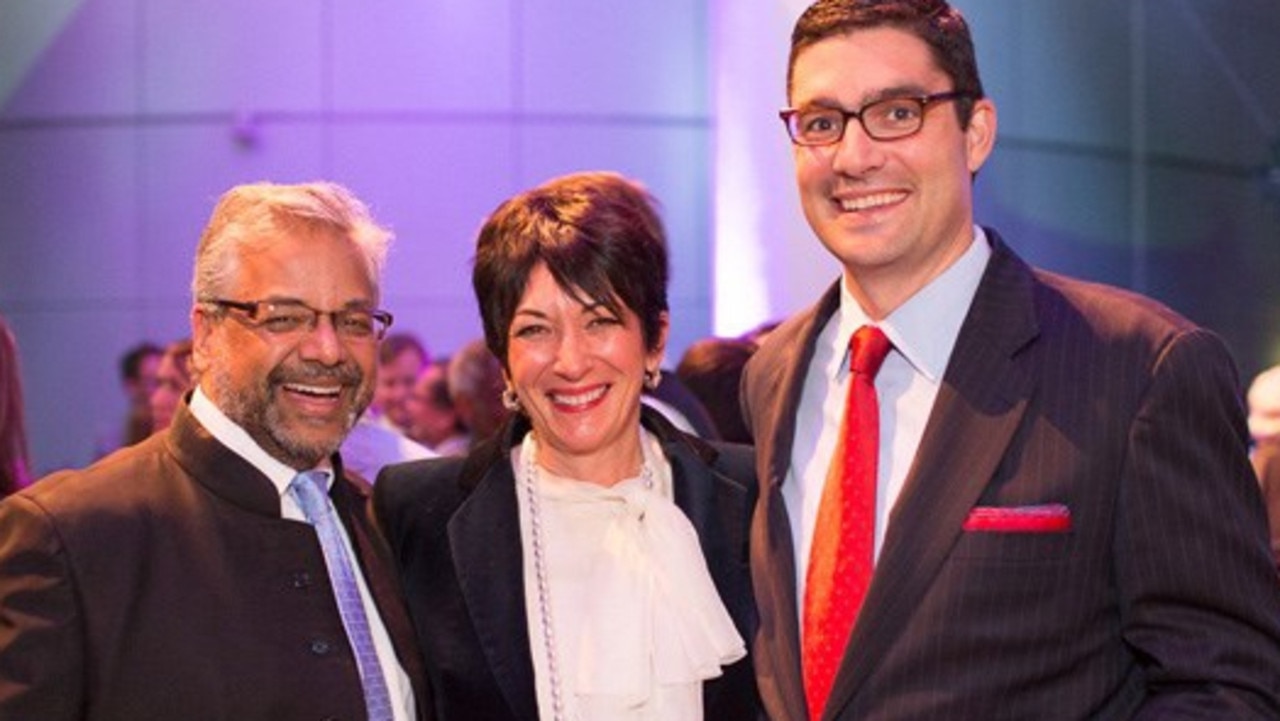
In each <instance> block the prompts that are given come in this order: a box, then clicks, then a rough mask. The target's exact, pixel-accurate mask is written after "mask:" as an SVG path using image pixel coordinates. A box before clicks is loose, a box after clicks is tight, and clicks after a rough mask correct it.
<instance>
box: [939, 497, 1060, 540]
mask: <svg viewBox="0 0 1280 721" xmlns="http://www.w3.org/2000/svg"><path fill="white" fill-rule="evenodd" d="M963 528H964V530H966V531H986V532H988V533H1065V532H1067V531H1070V530H1071V509H1070V508H1067V507H1066V505H1065V504H1062V503H1046V504H1043V505H1039V506H1004V507H1002V506H977V507H975V508H974V509H973V510H972V511H969V517H968V518H966V519H964V526H963Z"/></svg>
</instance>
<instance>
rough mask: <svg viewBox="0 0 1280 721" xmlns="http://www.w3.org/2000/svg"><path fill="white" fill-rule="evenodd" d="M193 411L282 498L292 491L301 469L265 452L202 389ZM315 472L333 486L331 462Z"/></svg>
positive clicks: (194, 397) (195, 397)
mask: <svg viewBox="0 0 1280 721" xmlns="http://www.w3.org/2000/svg"><path fill="white" fill-rule="evenodd" d="M190 407H191V414H192V415H193V416H195V417H196V420H198V421H200V425H202V426H204V427H205V429H207V430H208V431H209V433H210V434H211V435H213V437H214V438H216V439H217V440H218V442H220V443H222V445H224V446H226V447H227V448H230V449H231V450H232V451H233V452H235V454H236V455H238V456H240V457H241V458H243V459H245V460H246V461H248V462H249V464H250V465H252V466H253V467H254V468H256V469H258V470H259V471H261V472H262V474H263V475H264V476H266V477H267V478H269V479H270V480H271V483H272V484H274V485H275V487H276V489H277V490H278V491H279V493H280V495H282V496H283V495H284V494H285V492H286V491H288V489H289V484H290V483H292V482H293V479H294V477H295V476H297V475H298V469H296V468H291V467H289V466H287V465H285V464H284V463H281V462H280V461H279V460H277V459H276V458H274V457H272V456H271V454H269V453H267V452H266V451H265V450H263V449H262V446H260V445H258V442H257V441H255V440H253V438H252V437H251V436H250V435H249V432H248V431H246V430H245V429H244V428H241V427H240V425H239V424H237V423H236V422H235V421H233V420H231V419H230V418H229V417H227V414H225V413H223V412H222V409H220V408H218V406H217V405H215V404H214V402H213V400H212V399H210V398H209V397H208V396H207V395H205V394H204V390H203V389H202V388H200V387H199V386H196V389H195V391H194V392H193V393H192V394H191V404H190ZM315 470H320V471H323V472H324V474H325V479H326V484H331V483H332V482H333V469H332V468H330V467H329V465H328V461H327V460H326V461H324V462H322V463H321V467H319V468H316V469H315Z"/></svg>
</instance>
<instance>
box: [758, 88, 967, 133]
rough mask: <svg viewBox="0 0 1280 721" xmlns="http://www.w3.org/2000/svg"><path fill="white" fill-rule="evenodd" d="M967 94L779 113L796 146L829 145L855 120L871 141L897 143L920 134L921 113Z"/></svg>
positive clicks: (947, 94) (965, 96)
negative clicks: (847, 108)
mask: <svg viewBox="0 0 1280 721" xmlns="http://www.w3.org/2000/svg"><path fill="white" fill-rule="evenodd" d="M967 97H969V94H968V93H962V92H957V91H951V92H946V93H934V94H932V95H913V96H903V97H894V98H884V99H883V100H875V101H872V102H870V103H867V104H866V105H863V106H862V107H860V108H858V109H857V110H845V109H844V108H831V107H826V106H820V105H816V106H812V107H807V108H786V109H785V110H782V111H780V112H779V113H778V116H779V117H780V118H782V122H783V123H784V124H785V125H786V126H787V134H788V135H790V136H791V142H793V143H795V144H796V145H832V144H834V143H838V142H840V140H841V138H843V137H844V131H845V128H846V127H848V125H849V118H854V119H856V120H857V121H858V122H859V123H861V124H862V129H863V130H865V131H867V136H868V137H870V138H871V139H872V140H898V139H900V138H906V137H909V136H912V135H915V134H916V133H918V132H920V128H922V127H924V111H925V109H927V108H928V107H929V106H930V105H932V104H934V103H939V102H942V101H944V100H959V99H960V98H967Z"/></svg>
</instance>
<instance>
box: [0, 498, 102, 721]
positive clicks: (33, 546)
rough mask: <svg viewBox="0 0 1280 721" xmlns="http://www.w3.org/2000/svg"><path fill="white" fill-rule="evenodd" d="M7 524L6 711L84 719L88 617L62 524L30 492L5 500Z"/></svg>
mask: <svg viewBox="0 0 1280 721" xmlns="http://www.w3.org/2000/svg"><path fill="white" fill-rule="evenodd" d="M0 529H3V532H2V533H0V718H4V719H41V721H62V720H63V719H67V720H71V719H80V718H81V716H82V712H81V707H82V706H83V703H84V677H83V668H84V642H83V638H82V623H83V618H82V616H81V613H80V610H79V606H78V599H77V594H76V589H75V581H74V578H73V576H72V572H71V569H70V567H69V562H68V558H67V554H66V552H65V549H64V548H63V547H62V544H61V541H60V539H59V537H58V534H57V529H56V528H55V526H54V524H53V522H52V519H51V518H50V517H49V516H48V515H47V514H46V513H45V512H44V510H43V509H41V508H40V507H39V506H38V505H37V504H36V503H35V502H34V501H32V500H30V499H28V498H26V497H24V496H11V497H9V498H8V499H6V500H5V501H4V502H3V503H0ZM103 542H104V543H106V542H109V540H108V539H103Z"/></svg>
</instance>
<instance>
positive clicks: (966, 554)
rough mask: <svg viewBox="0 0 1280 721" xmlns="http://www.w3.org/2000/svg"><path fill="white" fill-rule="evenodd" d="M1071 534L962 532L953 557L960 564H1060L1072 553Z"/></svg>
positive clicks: (1072, 535) (1072, 536)
mask: <svg viewBox="0 0 1280 721" xmlns="http://www.w3.org/2000/svg"><path fill="white" fill-rule="evenodd" d="M1074 536H1075V534H1074V533H1071V532H1052V533H1004V532H992V531H963V532H961V534H960V540H959V541H957V542H956V546H955V549H954V550H953V551H952V553H951V557H952V558H954V559H956V560H958V561H986V562H991V563H1026V564H1031V563H1040V562H1047V561H1060V560H1062V559H1065V558H1066V557H1067V556H1068V554H1069V553H1070V551H1071V546H1072V539H1073V538H1074Z"/></svg>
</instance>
